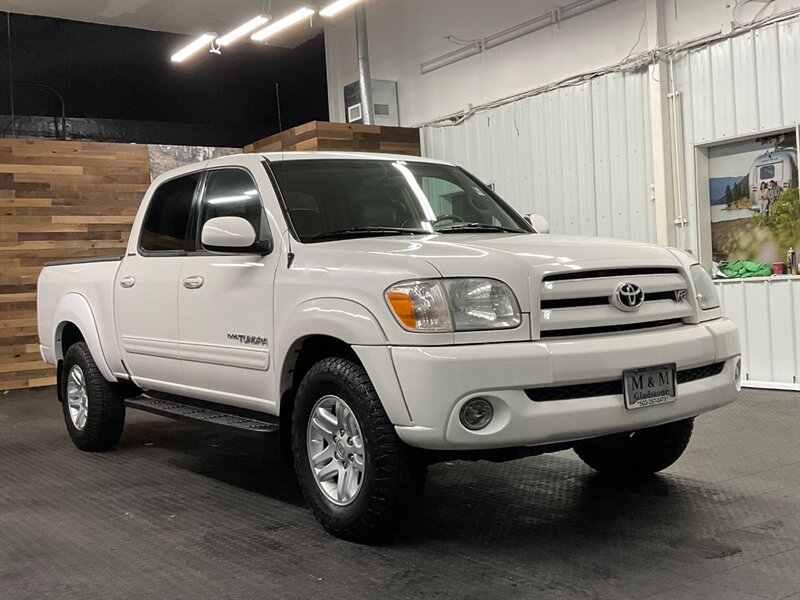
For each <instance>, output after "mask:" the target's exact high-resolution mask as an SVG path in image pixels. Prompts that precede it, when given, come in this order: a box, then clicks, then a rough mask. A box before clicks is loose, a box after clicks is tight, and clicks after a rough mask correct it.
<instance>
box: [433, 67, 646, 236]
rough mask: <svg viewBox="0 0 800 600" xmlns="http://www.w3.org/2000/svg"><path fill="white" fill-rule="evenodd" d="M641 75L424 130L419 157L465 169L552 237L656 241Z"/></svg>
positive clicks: (601, 79) (615, 78)
mask: <svg viewBox="0 0 800 600" xmlns="http://www.w3.org/2000/svg"><path fill="white" fill-rule="evenodd" d="M647 77H648V75H647V73H646V72H639V73H627V74H620V73H615V74H611V75H606V76H603V77H598V78H596V79H593V80H592V81H590V82H587V83H584V84H582V85H578V86H574V87H567V88H562V89H559V90H554V91H552V92H548V93H545V94H541V95H539V96H534V97H533V98H527V99H524V100H519V101H517V102H515V103H513V104H507V105H505V106H501V107H498V108H495V109H492V110H490V111H487V112H485V113H480V114H478V115H477V116H475V117H473V118H471V119H469V120H467V121H466V122H465V123H463V124H461V125H458V126H453V127H439V128H431V127H429V128H425V129H423V134H422V139H423V153H424V155H425V156H430V157H432V158H438V159H443V160H450V161H453V162H455V163H458V164H460V165H462V166H464V167H465V168H466V169H467V170H469V171H471V172H473V173H475V175H477V176H478V177H480V178H481V179H483V180H484V181H486V182H488V183H493V184H495V189H496V190H497V192H498V193H499V194H500V195H501V196H502V197H503V198H505V199H506V200H507V201H508V202H510V203H511V204H512V205H513V206H514V207H515V208H516V209H517V210H519V211H521V212H523V213H530V212H538V213H541V214H543V215H544V216H545V217H547V218H548V220H549V221H550V224H551V229H552V231H553V232H554V233H568V234H583V235H602V236H609V237H618V238H625V239H633V240H640V241H655V226H654V221H653V209H652V201H651V199H650V195H651V194H650V182H651V181H652V160H651V144H650V124H649V101H648V96H647V93H648V81H647Z"/></svg>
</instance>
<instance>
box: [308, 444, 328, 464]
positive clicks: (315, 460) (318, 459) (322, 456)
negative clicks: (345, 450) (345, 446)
mask: <svg viewBox="0 0 800 600" xmlns="http://www.w3.org/2000/svg"><path fill="white" fill-rule="evenodd" d="M327 460H333V446H331V445H330V444H328V445H327V446H325V447H324V448H323V449H322V450H320V451H319V452H317V453H316V454H315V455H314V456H312V457H311V464H312V465H313V466H314V467H317V466H318V465H319V464H320V463H322V462H325V461H327Z"/></svg>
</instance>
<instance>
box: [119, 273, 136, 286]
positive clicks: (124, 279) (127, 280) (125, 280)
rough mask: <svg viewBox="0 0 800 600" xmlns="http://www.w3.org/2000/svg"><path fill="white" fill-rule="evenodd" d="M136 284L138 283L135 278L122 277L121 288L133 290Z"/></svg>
mask: <svg viewBox="0 0 800 600" xmlns="http://www.w3.org/2000/svg"><path fill="white" fill-rule="evenodd" d="M134 283H136V278H135V277H130V276H128V277H121V278H120V280H119V284H120V286H122V287H124V288H132V287H133V284H134Z"/></svg>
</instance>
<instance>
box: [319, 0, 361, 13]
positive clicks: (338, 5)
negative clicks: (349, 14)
mask: <svg viewBox="0 0 800 600" xmlns="http://www.w3.org/2000/svg"><path fill="white" fill-rule="evenodd" d="M356 2H358V0H336V2H334V3H333V4H329V5H328V6H326V7H325V8H323V9H322V10H321V11H319V14H320V15H322V16H323V17H332V16H333V15H335V14H338V13H340V12H342V11H343V10H344V9H345V8H347V7H348V6H352V5H353V4H355V3H356Z"/></svg>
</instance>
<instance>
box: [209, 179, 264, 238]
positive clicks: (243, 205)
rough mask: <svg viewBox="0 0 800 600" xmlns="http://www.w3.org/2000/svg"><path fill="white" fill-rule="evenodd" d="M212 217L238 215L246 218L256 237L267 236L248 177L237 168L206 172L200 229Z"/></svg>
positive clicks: (259, 201) (253, 189)
mask: <svg viewBox="0 0 800 600" xmlns="http://www.w3.org/2000/svg"><path fill="white" fill-rule="evenodd" d="M216 217H242V218H243V219H247V220H248V221H250V224H251V225H252V226H253V229H254V230H255V232H256V235H257V236H258V239H259V240H264V239H267V238H268V237H269V230H268V228H267V219H266V216H265V215H264V211H263V210H262V208H261V198H260V197H259V195H258V189H257V188H256V184H255V183H254V182H253V179H252V177H250V175H249V173H247V172H246V171H242V170H241V169H218V170H214V171H209V172H208V176H207V178H206V185H205V191H204V192H203V207H202V212H201V216H200V228H201V230H202V227H203V224H204V223H205V222H206V221H208V220H209V219H214V218H216Z"/></svg>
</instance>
